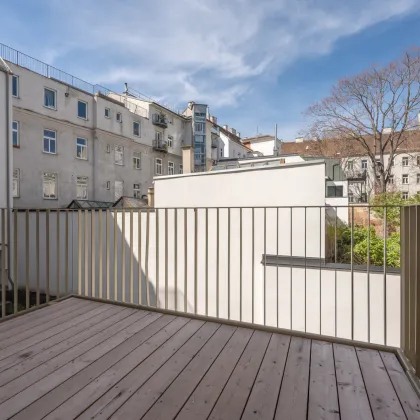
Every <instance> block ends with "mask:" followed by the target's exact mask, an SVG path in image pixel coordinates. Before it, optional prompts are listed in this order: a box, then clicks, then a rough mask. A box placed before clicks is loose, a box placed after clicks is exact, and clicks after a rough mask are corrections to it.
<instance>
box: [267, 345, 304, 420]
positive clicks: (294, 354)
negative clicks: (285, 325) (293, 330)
mask: <svg viewBox="0 0 420 420" xmlns="http://www.w3.org/2000/svg"><path fill="white" fill-rule="evenodd" d="M310 359H311V340H308V339H306V338H300V337H292V339H291V341H290V348H289V354H288V356H287V361H286V368H285V371H284V375H283V382H282V385H281V388H280V395H279V401H278V403H277V410H276V417H275V418H276V420H306V414H307V406H308V389H309V363H310Z"/></svg>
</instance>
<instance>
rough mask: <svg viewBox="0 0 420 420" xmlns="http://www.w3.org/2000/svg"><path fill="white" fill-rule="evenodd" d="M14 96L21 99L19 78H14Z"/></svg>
mask: <svg viewBox="0 0 420 420" xmlns="http://www.w3.org/2000/svg"><path fill="white" fill-rule="evenodd" d="M12 96H14V97H15V98H19V76H15V75H13V76H12Z"/></svg>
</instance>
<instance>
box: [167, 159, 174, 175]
mask: <svg viewBox="0 0 420 420" xmlns="http://www.w3.org/2000/svg"><path fill="white" fill-rule="evenodd" d="M168 175H175V165H174V163H173V162H168Z"/></svg>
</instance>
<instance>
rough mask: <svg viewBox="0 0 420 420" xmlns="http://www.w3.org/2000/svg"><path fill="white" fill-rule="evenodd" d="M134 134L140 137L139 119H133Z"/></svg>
mask: <svg viewBox="0 0 420 420" xmlns="http://www.w3.org/2000/svg"><path fill="white" fill-rule="evenodd" d="M133 135H134V136H136V137H140V123H139V122H137V121H133Z"/></svg>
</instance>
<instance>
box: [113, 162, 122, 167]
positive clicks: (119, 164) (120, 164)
mask: <svg viewBox="0 0 420 420" xmlns="http://www.w3.org/2000/svg"><path fill="white" fill-rule="evenodd" d="M114 163H115V165H117V166H124V163H117V162H114Z"/></svg>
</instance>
